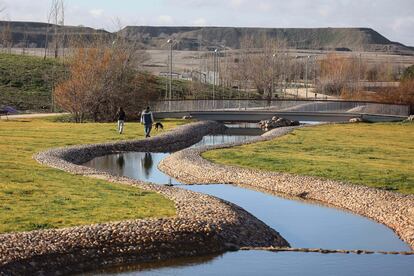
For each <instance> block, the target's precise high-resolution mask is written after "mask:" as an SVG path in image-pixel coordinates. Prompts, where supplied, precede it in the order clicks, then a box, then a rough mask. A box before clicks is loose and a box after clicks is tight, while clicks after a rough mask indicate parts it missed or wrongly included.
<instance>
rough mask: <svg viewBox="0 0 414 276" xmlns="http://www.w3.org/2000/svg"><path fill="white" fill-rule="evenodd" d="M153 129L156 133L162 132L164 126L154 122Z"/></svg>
mask: <svg viewBox="0 0 414 276" xmlns="http://www.w3.org/2000/svg"><path fill="white" fill-rule="evenodd" d="M154 127H155V130H156V131H158V130H160V129H161V130H164V126H163V125H162V124H161V123H160V122H156V123H155V125H154Z"/></svg>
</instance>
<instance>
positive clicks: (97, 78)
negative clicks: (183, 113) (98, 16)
mask: <svg viewBox="0 0 414 276" xmlns="http://www.w3.org/2000/svg"><path fill="white" fill-rule="evenodd" d="M147 57H148V56H147V54H146V53H145V52H144V51H143V50H139V49H138V47H137V45H136V43H134V42H131V41H128V40H127V39H126V38H124V37H121V36H120V35H118V36H117V37H116V38H115V39H114V40H110V39H108V38H106V37H102V36H99V35H97V36H96V37H95V39H94V40H93V41H92V42H87V43H86V42H84V41H79V42H78V43H77V45H76V47H75V49H74V54H73V56H72V57H71V58H70V59H69V68H70V71H69V75H68V77H67V78H66V79H65V80H63V81H62V82H60V83H59V84H58V85H57V87H56V90H55V93H54V95H55V99H56V102H57V103H58V105H59V106H60V107H61V108H63V109H65V110H67V111H69V112H71V113H72V114H74V116H75V119H76V121H78V122H82V121H83V120H84V119H85V118H89V119H93V120H95V121H110V120H112V119H113V116H114V114H115V112H116V110H117V108H118V107H119V106H123V107H124V109H125V110H126V111H127V113H129V114H134V113H136V112H137V111H138V110H139V108H141V107H142V106H143V105H145V104H148V101H151V100H154V99H156V98H157V97H158V96H159V95H158V93H157V90H156V78H155V77H154V76H152V75H149V74H146V73H143V72H142V70H141V69H142V67H141V66H142V64H143V63H144V61H145V60H146V59H147ZM130 117H131V116H130Z"/></svg>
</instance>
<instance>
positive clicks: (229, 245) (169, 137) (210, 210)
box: [0, 122, 289, 275]
mask: <svg viewBox="0 0 414 276" xmlns="http://www.w3.org/2000/svg"><path fill="white" fill-rule="evenodd" d="M223 128H224V126H223V125H222V124H218V123H215V122H198V123H194V124H190V125H185V126H181V127H179V128H177V129H176V130H174V131H171V132H166V133H165V134H163V135H159V136H157V137H154V138H150V139H146V140H136V141H124V142H117V143H108V144H98V145H87V146H76V147H69V148H60V149H53V150H49V151H46V152H43V153H40V154H38V155H36V156H35V159H36V160H37V161H39V162H41V163H43V164H45V165H48V166H51V167H54V168H58V169H61V170H64V171H67V172H70V173H73V174H80V175H86V176H89V177H95V178H101V179H106V180H108V181H111V182H116V183H122V184H126V185H133V186H137V187H139V188H142V189H146V190H149V191H155V192H158V193H160V194H162V195H164V196H165V197H167V198H169V199H171V200H173V201H174V202H175V206H176V209H177V215H176V217H174V218H165V219H149V220H131V221H122V222H116V223H105V224H95V225H88V226H80V227H71V228H66V229H57V230H41V231H32V232H24V233H12V234H2V235H0V275H21V274H40V275H47V274H53V275H58V274H67V273H74V272H82V271H86V270H91V269H95V268H101V267H102V266H110V265H117V264H128V263H136V262H139V261H149V260H160V259H167V258H173V257H182V256H195V255H202V254H211V253H220V252H224V251H226V250H234V249H237V248H239V247H243V246H289V244H288V243H287V241H285V240H284V239H283V238H282V237H281V236H280V235H279V233H277V232H276V231H274V230H273V229H271V228H269V227H268V226H267V225H265V224H264V223H263V222H261V221H260V220H258V219H257V218H255V217H253V216H252V215H250V214H249V213H247V212H246V211H244V210H243V209H241V208H239V207H237V206H235V205H233V204H231V203H229V202H225V201H223V200H220V199H217V198H214V197H211V196H207V195H202V194H199V193H195V192H191V191H187V190H183V189H179V188H175V187H166V186H162V185H155V184H150V183H144V182H141V181H136V180H132V179H129V178H125V177H115V176H111V175H109V174H107V173H105V172H101V171H97V170H94V169H90V168H87V167H83V166H81V165H80V164H82V163H84V162H87V161H89V160H91V159H93V158H94V157H97V156H102V155H107V154H111V153H116V152H126V151H153V152H155V151H160V152H166V151H175V150H179V149H182V148H185V147H187V146H190V145H192V144H194V143H196V142H198V141H199V140H201V138H202V137H203V136H204V135H206V134H209V133H215V132H221V131H223Z"/></svg>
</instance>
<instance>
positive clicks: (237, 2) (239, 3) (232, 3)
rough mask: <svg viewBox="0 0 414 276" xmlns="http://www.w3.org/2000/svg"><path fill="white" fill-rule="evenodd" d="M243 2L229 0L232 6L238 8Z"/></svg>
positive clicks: (240, 0) (241, 0)
mask: <svg viewBox="0 0 414 276" xmlns="http://www.w3.org/2000/svg"><path fill="white" fill-rule="evenodd" d="M243 4H244V0H231V1H230V6H231V7H233V8H240V7H241V6H242V5H243Z"/></svg>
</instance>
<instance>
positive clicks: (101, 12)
mask: <svg viewBox="0 0 414 276" xmlns="http://www.w3.org/2000/svg"><path fill="white" fill-rule="evenodd" d="M50 2H51V1H50V0H0V5H1V6H2V7H4V8H5V9H4V10H3V11H2V12H1V14H0V17H2V19H3V20H4V19H7V20H16V21H41V22H46V21H47V13H48V10H49V9H50ZM65 24H66V25H84V26H89V27H94V28H103V29H106V30H109V31H114V30H117V29H118V28H119V26H128V25H155V26H230V27H270V28H295V27H299V28H301V27H307V28H310V27H368V28H372V29H374V30H376V31H378V32H379V33H380V34H382V35H384V36H385V37H386V38H388V39H390V40H392V41H397V42H400V43H403V44H406V45H409V46H414V0H226V1H220V0H101V1H99V0H65Z"/></svg>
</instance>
